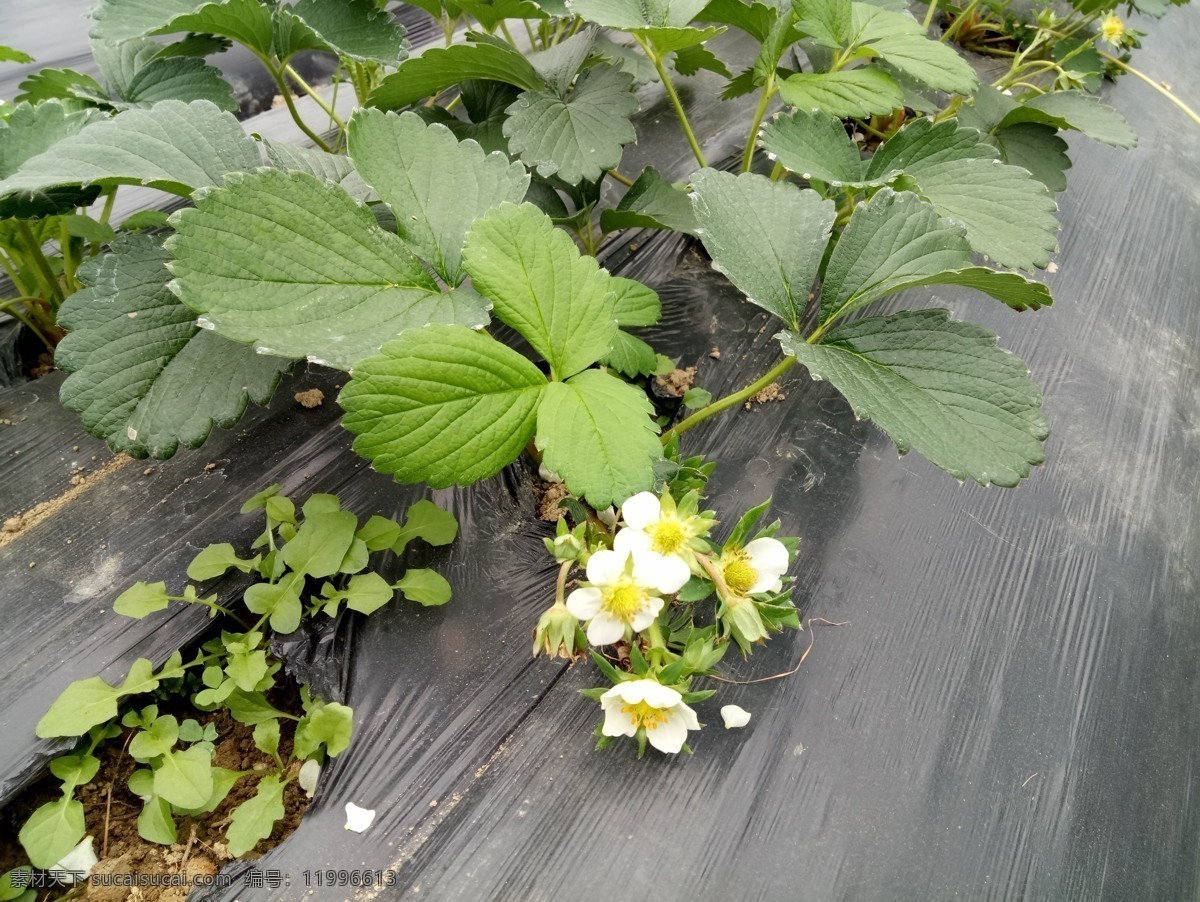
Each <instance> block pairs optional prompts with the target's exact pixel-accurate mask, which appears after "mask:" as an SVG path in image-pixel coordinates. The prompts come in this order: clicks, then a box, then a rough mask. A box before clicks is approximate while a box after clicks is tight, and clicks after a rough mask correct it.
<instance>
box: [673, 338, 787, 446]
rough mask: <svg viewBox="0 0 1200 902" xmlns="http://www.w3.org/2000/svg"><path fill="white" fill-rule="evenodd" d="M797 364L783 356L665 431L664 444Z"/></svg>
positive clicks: (751, 394)
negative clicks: (748, 380) (764, 369)
mask: <svg viewBox="0 0 1200 902" xmlns="http://www.w3.org/2000/svg"><path fill="white" fill-rule="evenodd" d="M795 365H796V358H795V357H785V358H783V360H781V361H779V363H777V364H775V366H773V367H771V369H769V370H768V371H767V372H766V373H764V374H763V375H762V376H761V377H759V378H758V379H755V380H754V381H753V382H751V383H750V384H749V385H747V386H746V387H745V388H743V389H742V390H741V391H736V392H734V393H733V394H732V395H726V396H725V397H724V398H721V399H719V400H717V401H713V402H712V403H711V404H709V405H708V406H707V407H701V408H700V409H699V410H697V411H696V412H695V413H694V414H692V415H691V416H690V417H688V418H687V419H686V420H683V421H681V422H680V423H677V424H676V425H675V426H673V427H671V428H670V429H668V430H667V431H666V432H664V433H663V436H662V442H663V444H664V445H665V444H667V442H669V441H670V440H671V439H672V438H675V437H676V436H679V435H683V433H685V432H687V431H688V430H689V429H691V428H692V427H693V426H698V425H700V424H701V423H703V422H704V421H705V420H707V419H708V418H709V417H711V416H713V415H715V414H718V413H720V412H721V411H722V410H725V409H726V408H728V407H732V406H733V405H734V404H739V403H741V402H742V401H745V400H746V399H747V398H749V397H751V396H753V395H756V394H758V393H759V392H760V391H762V390H763V389H764V388H766V387H767V386H768V385H770V384H771V383H772V382H774V381H775V380H776V379H778V378H779V377H780V376H782V375H783V374H784V373H786V372H787V371H788V370H790V369H791V368H792V367H793V366H795Z"/></svg>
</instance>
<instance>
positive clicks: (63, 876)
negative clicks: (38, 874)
mask: <svg viewBox="0 0 1200 902" xmlns="http://www.w3.org/2000/svg"><path fill="white" fill-rule="evenodd" d="M99 860H100V859H98V858H97V857H96V850H95V848H94V847H93V846H92V838H91V837H90V836H87V837H84V839H83V840H81V841H80V843H79V845H77V846H76V847H75V848H74V849H72V850H71V851H70V852H68V853H67V854H66V855H64V856H63V857H62V859H61V860H60V861H59V862H58V863H57V864H55V865H54V866H53V867H52V868H50V873H51V874H53V875H54V877H55V879H57V880H60V881H62V882H63V883H75V882H76V881H77V880H86V879H87V876H88V874H90V873H91V872H92V868H94V867H95V866H96V863H97V862H98V861H99Z"/></svg>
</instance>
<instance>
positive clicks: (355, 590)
mask: <svg viewBox="0 0 1200 902" xmlns="http://www.w3.org/2000/svg"><path fill="white" fill-rule="evenodd" d="M394 594H395V592H393V591H392V587H391V585H390V584H389V583H388V581H387V580H386V579H384V578H383V577H382V576H380V575H379V574H378V573H376V572H374V571H371V572H369V573H359V574H358V575H356V576H352V577H350V581H349V582H348V583H347V584H346V588H345V589H344V590H342V591H341V592H339V593H338V595H339V597H340V599H341V600H344V601H345V602H346V607H348V608H349V609H350V610H352V611H358V613H360V614H373V613H375V612H376V611H378V610H379V609H380V608H381V607H383V606H384V605H385V604H387V603H388V602H389V601H391V600H392V596H393V595H394Z"/></svg>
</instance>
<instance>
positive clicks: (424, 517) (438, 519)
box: [391, 498, 458, 554]
mask: <svg viewBox="0 0 1200 902" xmlns="http://www.w3.org/2000/svg"><path fill="white" fill-rule="evenodd" d="M457 537H458V520H457V519H456V518H455V516H454V514H452V513H450V512H449V511H444V510H442V509H441V508H440V507H438V506H437V505H436V504H434V503H433V502H432V501H428V500H426V499H425V498H422V499H421V500H420V501H418V502H416V503H415V504H413V505H412V506H411V507H409V509H408V510H407V511H405V512H404V527H403V528H402V529H401V530H400V532H399V534H398V535H397V536H396V537H395V539H393V540H392V543H391V547H392V551H394V552H396V554H403V553H404V549H405V548H406V547H408V543H409V542H411V541H412V540H413V539H421V540H423V541H425V542H427V543H428V544H430V545H434V546H439V545H449V544H450V543H451V542H453V541H454V540H455V539H456V538H457Z"/></svg>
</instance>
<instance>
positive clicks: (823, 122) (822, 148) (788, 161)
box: [762, 110, 866, 185]
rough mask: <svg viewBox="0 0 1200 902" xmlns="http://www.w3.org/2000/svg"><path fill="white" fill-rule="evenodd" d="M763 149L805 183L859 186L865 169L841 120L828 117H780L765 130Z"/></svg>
mask: <svg viewBox="0 0 1200 902" xmlns="http://www.w3.org/2000/svg"><path fill="white" fill-rule="evenodd" d="M762 146H763V149H764V150H766V152H767V156H769V157H770V158H771V159H772V160H774V161H775V162H777V163H779V164H780V165H781V166H783V167H784V168H785V169H789V170H791V171H792V172H795V173H797V174H798V175H799V176H800V177H801V178H803V179H805V180H810V181H811V180H812V179H818V180H820V181H822V182H829V183H830V184H832V185H846V184H856V183H858V182H860V181H861V180H862V177H863V173H864V171H865V169H866V162H865V161H864V160H863V159H862V154H861V152H860V151H859V149H858V145H857V144H855V143H854V142H853V141H852V140H851V139H850V136H849V135H847V134H846V129H845V127H844V126H843V125H842V122H841V120H840V119H838V118H837V117H835V116H830V115H828V114H827V113H821V112H811V113H808V112H805V111H804V110H796V111H795V112H793V113H791V114H790V115H786V116H779V117H777V118H776V119H775V120H774V121H773V122H769V123H767V125H765V126H764V127H763V130H762Z"/></svg>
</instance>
